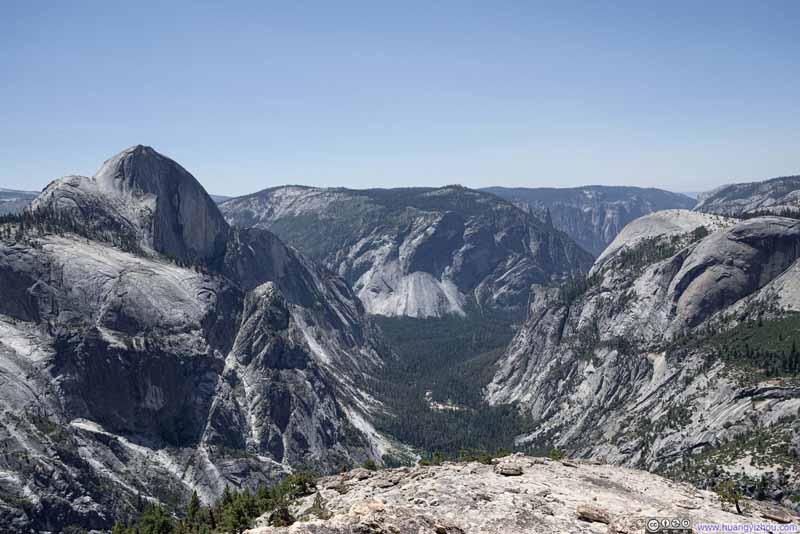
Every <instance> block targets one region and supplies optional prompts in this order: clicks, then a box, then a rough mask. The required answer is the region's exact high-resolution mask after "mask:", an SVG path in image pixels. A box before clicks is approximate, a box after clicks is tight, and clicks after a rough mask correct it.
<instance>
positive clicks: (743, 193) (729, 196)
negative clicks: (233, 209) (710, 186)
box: [695, 176, 800, 216]
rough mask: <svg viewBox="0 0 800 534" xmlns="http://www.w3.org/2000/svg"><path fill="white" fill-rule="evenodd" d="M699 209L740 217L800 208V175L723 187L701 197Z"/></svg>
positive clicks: (698, 203) (697, 207)
mask: <svg viewBox="0 0 800 534" xmlns="http://www.w3.org/2000/svg"><path fill="white" fill-rule="evenodd" d="M697 200H698V202H697V206H696V207H695V209H696V210H698V211H702V212H706V213H718V214H721V215H733V216H740V215H743V214H746V213H749V212H769V213H775V214H778V213H780V212H781V211H783V210H794V211H796V210H797V209H798V208H800V176H783V177H781V178H773V179H771V180H765V181H763V182H750V183H742V184H731V185H723V186H722V187H718V188H717V189H715V190H713V191H710V192H708V193H703V194H702V195H700V196H699V197H698V199H697Z"/></svg>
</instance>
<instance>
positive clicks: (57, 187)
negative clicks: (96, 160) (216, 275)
mask: <svg viewBox="0 0 800 534" xmlns="http://www.w3.org/2000/svg"><path fill="white" fill-rule="evenodd" d="M32 208H33V210H37V209H48V208H49V209H54V210H57V211H59V212H60V213H67V214H69V215H70V216H71V217H73V218H75V219H77V220H78V221H80V222H81V224H85V225H87V226H92V227H95V228H97V230H98V231H101V232H105V231H108V230H109V229H111V231H112V232H119V233H122V234H123V235H125V236H127V237H128V238H129V239H131V240H134V241H136V242H138V243H140V245H141V246H142V247H143V248H150V249H153V250H155V251H157V252H160V253H161V254H164V255H165V256H168V257H170V258H174V259H178V260H184V261H192V262H200V263H202V262H206V263H207V262H212V261H213V260H215V259H218V258H219V257H220V256H221V255H222V253H223V252H224V250H225V241H226V237H227V231H228V226H227V224H226V223H225V220H224V219H223V217H222V216H221V214H220V213H219V210H218V209H217V207H216V205H215V203H214V201H213V200H211V198H210V197H209V196H208V194H207V193H206V192H205V190H204V189H203V187H202V186H201V185H200V184H199V183H198V182H197V180H196V179H195V178H194V177H193V176H192V175H191V174H189V173H188V172H187V171H186V170H185V169H184V168H183V167H181V166H180V165H178V164H177V163H175V162H174V161H172V160H171V159H169V158H166V157H164V156H162V155H161V154H159V153H158V152H156V151H155V150H153V149H152V148H150V147H145V146H142V145H138V146H135V147H131V148H129V149H127V150H124V151H122V152H120V153H119V154H117V155H116V156H114V157H113V158H111V159H109V160H107V161H106V162H105V163H104V164H103V166H102V167H101V168H100V170H99V171H98V172H97V173H96V174H95V175H94V176H93V177H91V178H88V177H85V176H68V177H65V178H61V179H59V180H56V181H54V182H52V183H51V184H50V185H48V186H47V187H46V188H45V190H44V191H43V192H42V194H41V195H40V196H39V197H38V198H37V199H36V200H35V201H34V202H33V204H32Z"/></svg>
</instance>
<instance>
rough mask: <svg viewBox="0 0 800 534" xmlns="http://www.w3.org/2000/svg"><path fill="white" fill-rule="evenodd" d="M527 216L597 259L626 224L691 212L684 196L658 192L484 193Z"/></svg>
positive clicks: (619, 188) (607, 189)
mask: <svg viewBox="0 0 800 534" xmlns="http://www.w3.org/2000/svg"><path fill="white" fill-rule="evenodd" d="M483 191H487V192H489V193H492V194H495V195H497V196H499V197H500V198H504V199H506V200H508V201H509V202H513V203H514V204H515V205H517V206H519V207H521V208H523V209H524V210H526V211H528V212H530V213H531V214H533V215H534V216H536V217H538V218H539V219H540V220H542V221H552V224H553V226H555V227H556V228H558V229H559V230H562V231H564V232H566V233H567V234H568V235H569V236H570V237H571V238H573V239H574V240H575V241H576V242H577V243H578V244H579V245H580V246H581V247H583V248H584V249H585V250H588V251H589V252H591V253H592V254H593V255H595V256H597V255H599V254H600V253H601V252H603V250H604V249H605V248H606V247H607V246H608V245H609V244H610V243H611V241H613V240H614V238H615V237H616V235H617V234H618V233H619V232H620V231H621V230H622V229H623V228H624V227H625V225H627V224H628V223H629V222H631V221H633V220H635V219H637V218H639V217H641V216H643V215H647V214H648V213H652V212H655V211H661V210H667V209H690V208H692V207H693V206H694V204H695V202H694V200H692V199H691V198H689V197H687V196H686V195H682V194H680V193H672V192H670V191H664V190H661V189H652V188H641V187H622V186H599V185H595V186H585V187H570V188H556V187H536V188H527V187H489V188H486V189H483Z"/></svg>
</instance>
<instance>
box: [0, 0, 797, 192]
mask: <svg viewBox="0 0 800 534" xmlns="http://www.w3.org/2000/svg"><path fill="white" fill-rule="evenodd" d="M163 4H164V5H160V3H149V2H137V1H132V2H125V3H122V2H108V1H103V2H82V1H77V0H76V1H70V2H47V1H38V0H26V1H24V2H9V1H4V2H2V3H0V69H2V79H1V80H0V81H1V82H2V83H0V146H2V149H0V154H2V156H0V187H17V188H41V187H42V186H44V185H45V184H46V183H47V182H49V181H50V180H52V179H54V178H57V177H59V176H61V175H64V174H92V173H94V172H95V170H96V169H97V168H98V167H99V165H100V163H101V162H102V161H103V160H104V159H105V158H107V157H109V156H111V155H112V154H114V153H116V152H118V151H120V150H122V149H123V148H125V147H127V146H130V145H134V144H138V143H142V144H148V145H151V146H153V147H155V148H156V149H157V150H159V151H161V152H163V153H165V154H167V155H169V156H171V157H173V158H175V159H176V160H178V161H179V162H180V163H182V164H183V165H184V166H185V167H187V168H188V169H189V170H190V171H191V172H193V173H194V174H195V176H197V177H198V179H199V180H200V181H201V182H202V183H203V184H204V185H205V186H206V188H207V189H208V190H209V191H211V192H214V193H225V194H241V193H246V192H252V191H255V190H258V189H261V188H264V187H269V186H273V185H278V184H283V183H305V184H312V185H343V186H350V187H376V186H403V185H439V184H447V183H462V184H464V185H467V186H472V187H478V186H489V185H509V186H541V185H548V186H572V185H581V184H587V183H608V184H633V185H645V186H657V187H663V188H668V189H673V190H679V191H685V190H688V191H696V190H702V189H706V188H710V187H712V186H716V185H718V184H721V183H724V182H729V181H734V180H749V179H757V178H766V177H772V176H779V175H786V174H791V173H800V35H799V34H798V28H800V2H798V1H794V0H787V1H755V0H753V1H747V2H738V1H720V2H714V1H705V0H704V1H699V2H698V1H691V2H677V1H664V2H661V1H658V2H656V1H645V0H641V1H636V2H621V1H615V2H595V1H588V0H587V1H583V2H569V1H553V2H548V3H539V2H533V1H520V2H503V1H489V0H486V1H482V2H469V1H454V2H449V1H431V0H428V1H422V2H412V1H408V0H406V1H402V2H384V1H377V2H376V1H365V2H347V1H344V0H343V1H341V2H339V1H337V2H329V1H325V2H303V1H299V2H291V1H290V2H281V3H277V2H275V3H273V2H252V3H249V2H245V3H239V2H219V1H215V2H201V1H193V2H186V3H181V2H178V1H170V2H163ZM612 4H613V5H612Z"/></svg>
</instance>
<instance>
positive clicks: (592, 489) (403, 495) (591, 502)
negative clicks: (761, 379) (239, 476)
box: [245, 455, 796, 534]
mask: <svg viewBox="0 0 800 534" xmlns="http://www.w3.org/2000/svg"><path fill="white" fill-rule="evenodd" d="M503 473H514V474H515V475H514V476H506V475H504V474H503ZM317 487H318V492H317V493H316V494H315V495H311V496H308V497H304V498H300V499H297V500H295V501H294V502H292V503H291V504H290V509H291V511H292V512H294V514H295V516H296V517H298V518H299V519H300V520H299V521H298V522H297V523H295V524H294V525H292V526H290V527H270V526H267V525H266V524H264V525H263V526H258V527H256V528H253V529H251V530H248V531H245V532H246V534H279V533H286V534H290V533H293V534H312V533H314V534H350V533H353V532H403V533H405V532H409V533H411V532H414V533H418V534H529V533H531V532H558V533H574V532H609V533H626V534H627V533H630V534H633V533H636V532H645V531H646V530H645V529H646V525H647V520H648V519H651V518H659V519H663V518H670V519H672V518H680V519H685V520H686V521H687V526H686V528H689V529H691V528H695V529H697V530H700V529H701V528H702V527H699V524H701V523H712V524H738V525H755V524H758V523H774V522H775V519H769V518H780V519H781V520H783V521H792V520H795V521H796V519H795V518H794V516H793V514H792V513H791V512H789V511H787V510H783V509H780V508H778V507H775V506H769V505H767V504H765V503H752V505H751V507H750V509H749V510H748V511H747V512H746V514H744V515H738V514H736V513H735V510H734V509H733V507H731V506H729V505H725V504H723V503H721V502H720V500H719V498H718V497H717V495H715V494H714V493H713V492H710V491H698V490H697V489H695V488H693V487H691V486H689V485H688V484H676V483H674V482H672V481H669V480H666V479H664V478H661V477H659V476H656V475H653V474H651V473H647V472H644V471H636V470H633V469H626V468H623V467H616V466H610V465H601V464H599V463H598V462H582V461H565V462H558V461H552V460H549V459H547V458H534V457H527V456H521V455H520V456H518V455H514V456H511V457H506V458H501V459H499V460H498V461H497V464H496V465H495V466H491V465H483V464H479V463H446V464H444V465H441V466H435V467H412V468H408V467H403V468H399V469H391V470H384V471H379V472H377V473H371V472H368V471H367V472H365V471H364V470H354V471H350V472H348V473H344V474H341V475H337V476H333V477H327V478H324V479H322V480H321V481H320V482H319V483H318V486H317ZM314 501H316V502H317V503H318V505H317V506H316V508H312V503H313V502H314ZM320 516H322V517H320ZM259 522H260V523H267V522H268V514H267V515H265V516H263V517H262V518H261V519H260V520H259ZM773 528H774V529H775V530H778V529H779V528H780V527H777V526H776V527H773Z"/></svg>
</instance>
